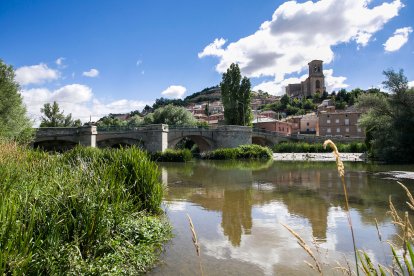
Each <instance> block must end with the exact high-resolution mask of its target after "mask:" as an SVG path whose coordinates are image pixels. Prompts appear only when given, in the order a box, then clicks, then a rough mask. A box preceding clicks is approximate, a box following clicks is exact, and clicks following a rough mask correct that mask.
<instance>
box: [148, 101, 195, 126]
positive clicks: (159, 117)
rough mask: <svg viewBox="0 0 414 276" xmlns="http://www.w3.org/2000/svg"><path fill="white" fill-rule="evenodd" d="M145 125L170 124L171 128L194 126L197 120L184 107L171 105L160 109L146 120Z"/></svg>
mask: <svg viewBox="0 0 414 276" xmlns="http://www.w3.org/2000/svg"><path fill="white" fill-rule="evenodd" d="M144 123H145V124H149V123H151V124H168V125H171V126H194V125H196V124H197V120H196V119H195V118H194V116H193V114H191V112H189V111H188V110H187V109H185V108H184V107H180V106H174V105H172V104H169V105H167V106H164V107H160V108H158V109H156V110H155V111H154V113H150V114H148V115H147V116H145V118H144Z"/></svg>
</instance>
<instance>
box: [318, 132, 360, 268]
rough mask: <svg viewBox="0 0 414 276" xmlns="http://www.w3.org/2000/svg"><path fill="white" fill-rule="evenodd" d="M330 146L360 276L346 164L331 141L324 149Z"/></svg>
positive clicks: (327, 142)
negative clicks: (342, 191) (339, 180)
mask: <svg viewBox="0 0 414 276" xmlns="http://www.w3.org/2000/svg"><path fill="white" fill-rule="evenodd" d="M328 145H329V146H330V148H331V149H332V153H333V155H334V156H335V159H336V167H337V169H338V174H339V176H340V178H341V182H342V187H343V189H344V197H345V211H346V215H347V218H348V225H349V228H350V230H351V235H352V245H353V247H354V258H355V266H356V273H357V275H359V269H358V257H357V246H356V242H355V235H354V228H353V226H352V219H351V214H350V212H349V203H348V192H347V189H346V184H345V166H344V163H343V162H342V160H341V157H340V156H339V152H338V149H337V147H336V145H335V144H334V142H332V141H331V140H326V141H325V142H324V143H323V147H324V148H326V147H327V146H328Z"/></svg>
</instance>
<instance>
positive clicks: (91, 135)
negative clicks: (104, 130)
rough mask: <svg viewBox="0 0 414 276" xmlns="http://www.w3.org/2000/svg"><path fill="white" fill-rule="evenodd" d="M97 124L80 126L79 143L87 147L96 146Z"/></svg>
mask: <svg viewBox="0 0 414 276" xmlns="http://www.w3.org/2000/svg"><path fill="white" fill-rule="evenodd" d="M97 134H98V132H97V131H96V126H81V127H79V128H78V139H79V144H80V145H82V146H86V147H93V148H94V147H96V135H97Z"/></svg>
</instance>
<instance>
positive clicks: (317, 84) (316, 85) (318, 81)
mask: <svg viewBox="0 0 414 276" xmlns="http://www.w3.org/2000/svg"><path fill="white" fill-rule="evenodd" d="M315 88H316V89H320V88H321V82H320V80H316V82H315Z"/></svg>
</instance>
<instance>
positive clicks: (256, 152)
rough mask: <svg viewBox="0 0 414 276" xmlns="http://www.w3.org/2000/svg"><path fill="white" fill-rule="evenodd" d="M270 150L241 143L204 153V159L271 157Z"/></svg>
mask: <svg viewBox="0 0 414 276" xmlns="http://www.w3.org/2000/svg"><path fill="white" fill-rule="evenodd" d="M272 156H273V154H272V151H271V150H270V149H269V148H267V147H262V146H259V145H241V146H238V147H237V148H223V149H217V150H213V151H211V152H207V153H204V154H203V155H202V157H203V158H204V159H212V160H233V159H266V160H267V159H271V158H272Z"/></svg>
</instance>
